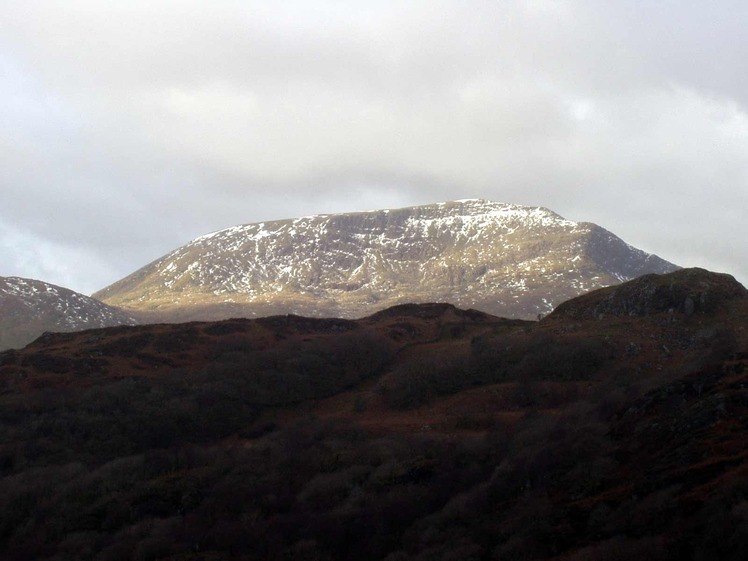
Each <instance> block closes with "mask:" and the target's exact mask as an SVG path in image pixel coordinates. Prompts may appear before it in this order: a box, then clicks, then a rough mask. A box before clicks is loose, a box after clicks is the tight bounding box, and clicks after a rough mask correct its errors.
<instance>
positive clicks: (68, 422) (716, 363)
mask: <svg viewBox="0 0 748 561" xmlns="http://www.w3.org/2000/svg"><path fill="white" fill-rule="evenodd" d="M647 279H648V280H647ZM647 279H645V280H640V281H634V282H633V283H629V285H624V287H622V288H620V289H618V291H615V290H613V289H607V291H600V292H599V293H593V294H592V295H589V296H588V297H583V298H580V299H578V300H575V301H572V302H570V303H568V304H567V305H565V306H562V307H561V308H559V310H557V312H555V313H554V314H552V315H551V316H549V317H548V318H545V319H543V320H542V321H540V322H524V321H511V320H503V319H499V318H493V317H491V316H487V315H485V314H481V313H479V312H472V311H460V310H457V309H455V308H453V307H451V306H448V305H423V306H400V307H398V308H394V309H391V310H386V311H384V312H380V313H379V314H376V315H375V316H372V317H370V318H366V319H363V320H357V321H347V320H310V319H304V318H297V317H294V316H283V317H276V318H267V319H259V320H229V321H224V322H217V323H192V324H181V325H171V326H167V325H160V326H140V327H119V328H111V329H106V330H96V331H87V332H82V333H76V334H49V335H45V336H43V337H42V338H41V339H40V340H38V341H36V342H35V343H33V344H32V345H30V346H29V347H27V348H26V349H23V350H20V351H8V352H5V353H2V354H0V476H1V478H0V558H2V559H8V560H27V559H28V560H30V559H49V560H51V559H54V560H60V561H61V560H70V559H102V560H125V559H137V560H150V559H171V560H175V561H176V560H198V559H202V560H206V561H207V560H218V559H242V560H285V559H288V560H291V559H293V560H309V561H312V560H337V559H340V560H343V559H360V560H381V559H386V560H388V561H406V560H416V559H418V560H445V561H446V560H455V561H456V560H461V561H464V560H476V561H478V560H500V559H512V560H521V559H528V560H529V559H554V560H568V561H572V560H573V561H583V560H584V561H587V560H590V561H592V560H624V559H625V560H628V559H634V558H640V559H648V560H676V559H677V560H683V559H693V560H708V559H736V560H737V559H740V560H742V559H745V558H746V554H747V553H748V463H747V462H746V459H747V457H748V446H746V444H748V438H747V436H748V432H747V431H748V369H747V368H746V366H748V330H747V329H746V327H748V299H746V294H745V290H744V289H743V288H742V287H740V286H739V285H737V283H734V281H732V280H730V279H729V278H725V277H724V276H720V275H712V274H709V273H706V272H703V271H681V272H678V273H673V274H671V275H663V276H661V277H648V278H647ZM636 283H638V284H636ZM647 283H649V284H647Z"/></svg>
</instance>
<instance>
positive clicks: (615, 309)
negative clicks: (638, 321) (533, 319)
mask: <svg viewBox="0 0 748 561" xmlns="http://www.w3.org/2000/svg"><path fill="white" fill-rule="evenodd" d="M746 298H748V290H746V289H745V288H744V287H743V286H742V285H741V284H740V283H739V282H738V281H736V280H735V278H733V277H732V276H731V275H726V274H720V273H712V272H709V271H706V270H704V269H698V268H693V269H682V270H680V271H677V272H675V273H672V274H669V275H656V274H651V275H645V276H642V277H641V278H638V279H636V280H635V281H632V282H629V283H626V284H622V285H620V286H613V287H609V288H606V289H603V290H598V291H595V292H592V293H590V294H586V295H584V296H580V297H579V298H576V299H574V300H570V301H568V302H564V303H563V304H561V305H560V306H558V308H557V309H556V310H555V311H554V312H553V314H552V315H553V316H554V317H566V318H576V319H589V318H597V317H600V316H605V315H612V316H645V315H651V314H657V313H660V312H679V313H683V314H686V315H692V314H709V313H713V312H715V311H717V310H718V309H721V308H723V307H724V306H725V305H727V304H729V302H731V301H733V300H735V299H746Z"/></svg>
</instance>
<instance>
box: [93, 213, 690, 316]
mask: <svg viewBox="0 0 748 561" xmlns="http://www.w3.org/2000/svg"><path fill="white" fill-rule="evenodd" d="M675 269H677V267H676V266H674V265H673V264H671V263H668V262H666V261H664V260H662V259H660V258H659V257H657V256H654V255H650V254H647V253H645V252H643V251H640V250H638V249H635V248H633V247H631V246H629V245H628V244H626V243H625V242H623V241H622V240H621V239H619V238H618V237H616V236H615V235H613V234H612V233H610V232H608V231H607V230H604V229H603V228H601V227H599V226H596V225H595V224H591V223H586V222H582V223H577V222H572V221H570V220H565V219H564V218H562V217H560V216H559V215H557V214H555V213H553V212H551V211H549V210H547V209H544V208H531V207H522V206H516V205H509V204H501V203H493V202H489V201H483V200H466V201H456V202H448V203H438V204H433V205H426V206H420V207H411V208H403V209H397V210H381V211H374V212H362V213H353V214H339V215H326V216H311V217H306V218H297V219H294V220H280V221H275V222H267V223H257V224H247V225H243V226H235V227H233V228H228V229H226V230H222V231H219V232H215V233H212V234H207V235H205V236H201V237H199V238H197V239H195V240H193V241H192V242H190V243H188V244H187V245H185V246H183V247H181V248H179V249H176V250H175V251H173V252H171V253H169V254H168V255H166V256H164V257H162V258H161V259H158V260H157V261H155V262H153V263H151V264H149V265H147V266H145V267H143V268H142V269H140V270H138V271H136V272H135V273H133V274H132V275H130V276H128V277H126V278H124V279H122V280H120V281H119V282H117V283H115V284H113V285H111V286H109V287H107V288H105V289H104V290H102V291H100V292H98V293H96V294H95V295H94V296H95V297H96V298H99V299H101V300H102V301H104V302H107V303H109V304H112V305H116V306H120V307H124V308H127V309H129V310H132V311H133V312H140V313H144V312H145V313H146V314H147V313H150V314H152V315H153V317H154V318H155V319H160V320H188V319H219V318H221V317H228V316H236V315H245V316H248V317H252V316H259V315H271V314H278V313H295V314H300V315H309V316H336V317H347V318H354V317H361V316H365V315H368V314H371V313H373V312H375V311H377V310H381V309H384V308H386V307H389V306H392V305H396V304H400V303H407V302H416V303H417V302H450V303H453V304H455V305H457V306H459V307H467V308H476V309H479V310H483V311H485V312H488V313H491V314H495V315H502V316H509V317H517V318H528V319H530V318H531V319H534V318H535V317H536V316H537V315H538V314H545V313H547V312H549V311H551V310H552V309H553V307H554V306H555V305H557V304H558V303H560V302H563V301H565V300H568V299H569V298H572V297H574V296H577V295H579V294H581V293H584V292H587V291H589V290H592V289H595V288H600V287H603V286H609V285H611V284H617V283H619V282H622V281H624V280H629V279H632V278H635V277H638V276H640V275H643V274H646V273H665V272H669V271H673V270H675Z"/></svg>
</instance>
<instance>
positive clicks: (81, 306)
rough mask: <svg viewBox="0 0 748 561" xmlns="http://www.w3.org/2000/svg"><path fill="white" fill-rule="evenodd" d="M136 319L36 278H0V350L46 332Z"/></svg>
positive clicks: (86, 327)
mask: <svg viewBox="0 0 748 561" xmlns="http://www.w3.org/2000/svg"><path fill="white" fill-rule="evenodd" d="M136 323H137V322H136V321H135V320H134V319H133V318H132V317H130V316H129V315H127V314H126V313H124V312H122V311H121V310H117V309H116V308H112V307H111V306H107V305H106V304H103V303H102V302H99V301H98V300H95V299H93V298H89V297H88V296H84V295H83V294H79V293H77V292H73V291H72V290H68V289H67V288H62V287H59V286H55V285H52V284H48V283H45V282H42V281H38V280H31V279H24V278H19V277H0V350H2V349H8V348H12V347H22V346H24V345H26V344H27V343H30V342H31V341H33V340H34V339H36V338H37V337H38V336H39V335H41V334H42V333H43V332H45V331H80V330H82V329H90V328H96V327H109V326H113V325H135V324H136Z"/></svg>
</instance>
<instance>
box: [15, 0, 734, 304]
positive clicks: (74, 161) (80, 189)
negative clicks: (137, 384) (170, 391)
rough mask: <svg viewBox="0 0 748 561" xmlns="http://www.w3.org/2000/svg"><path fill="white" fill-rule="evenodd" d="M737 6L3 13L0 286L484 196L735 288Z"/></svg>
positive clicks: (43, 8) (153, 4) (26, 1)
mask: <svg viewBox="0 0 748 561" xmlns="http://www.w3.org/2000/svg"><path fill="white" fill-rule="evenodd" d="M746 29H748V2H745V0H711V1H709V2H705V1H704V0H699V1H690V0H679V1H672V0H659V1H658V2H645V1H637V0H628V1H624V0H620V1H618V0H610V1H606V0H568V1H566V0H558V1H551V0H547V1H544V0H524V1H520V0H509V1H501V0H493V1H488V0H485V1H484V0H459V1H439V0H423V1H407V0H398V1H392V2H390V1H387V0H370V1H355V0H345V1H342V0H341V1H323V0H306V1H303V0H296V1H283V0H272V1H270V0H268V1H248V0H237V1H230V0H224V1H221V0H214V1H210V2H208V1H207V0H206V1H200V2H198V1H194V0H178V1H163V0H148V1H147V2H146V1H140V0H128V1H127V2H122V1H111V2H110V1H105V0H90V1H86V2H83V1H76V0H67V1H66V2H57V1H34V0H17V1H15V0H0V195H1V198H0V275H2V276H10V275H17V276H25V277H31V278H38V279H41V280H46V281H48V282H53V283H55V284H61V285H63V286H67V287H69V288H72V289H74V290H78V291H81V292H84V293H91V292H93V291H95V290H98V289H100V288H103V287H104V286H106V285H108V284H110V283H111V282H114V281H115V280H117V279H119V278H121V277H123V276H125V275H127V274H129V273H131V272H132V271H134V270H135V269H137V268H139V267H140V266H142V265H145V264H146V263H148V262H150V261H152V260H153V259H156V258H158V257H160V256H161V255H163V254H165V253H167V252H168V251H171V250H172V249H174V248H176V247H178V246H180V245H182V244H184V243H186V242H188V241H189V240H190V239H192V238H194V237H197V236H198V235H201V234H204V233H206V232H209V231H213V230H217V229H221V228H225V227H228V226H231V225H234V224H240V223H247V222H255V221H261V220H269V219H276V218H289V217H295V216H302V215H309V214H318V213H330V212H342V211H352V210H368V209H375V208H387V207H400V206H408V205H411V204H425V203H429V202H435V201H442V200H451V199H461V198H473V197H481V198H487V199H491V200H495V201H501V202H511V203H517V204H525V205H532V206H545V207H548V208H550V209H552V210H554V211H556V212H558V213H559V214H561V215H562V216H564V217H566V218H569V219H572V220H579V221H591V222H595V223H597V224H600V225H601V226H603V227H605V228H607V229H609V230H611V231H612V232H614V233H616V234H617V235H619V236H620V237H622V238H623V239H624V240H626V241H627V242H629V243H630V244H632V245H634V246H637V247H639V248H641V249H644V250H645V251H649V252H653V253H657V254H658V255H660V256H661V257H663V258H665V259H668V260H670V261H672V262H675V263H677V264H679V265H683V266H702V267H706V268H709V269H712V270H718V271H723V272H729V273H731V274H733V275H735V276H736V277H737V278H738V279H739V280H740V281H741V282H743V283H744V284H745V283H747V282H748V241H747V240H748V222H747V221H746V220H745V219H746V214H747V211H748V40H747V39H746Z"/></svg>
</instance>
